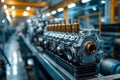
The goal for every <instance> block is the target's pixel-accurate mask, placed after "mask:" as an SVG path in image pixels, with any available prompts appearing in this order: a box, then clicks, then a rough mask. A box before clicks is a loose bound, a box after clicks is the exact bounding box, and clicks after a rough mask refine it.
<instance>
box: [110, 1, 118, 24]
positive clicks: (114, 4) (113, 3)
mask: <svg viewBox="0 0 120 80" xmlns="http://www.w3.org/2000/svg"><path fill="white" fill-rule="evenodd" d="M116 7H118V0H111V6H110V19H111V23H117V22H118V20H117V19H115V8H116Z"/></svg>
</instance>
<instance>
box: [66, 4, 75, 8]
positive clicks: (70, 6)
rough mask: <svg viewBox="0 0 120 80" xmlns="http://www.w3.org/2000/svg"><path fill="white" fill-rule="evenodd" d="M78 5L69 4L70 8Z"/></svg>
mask: <svg viewBox="0 0 120 80" xmlns="http://www.w3.org/2000/svg"><path fill="white" fill-rule="evenodd" d="M75 6H76V4H75V3H72V4H69V5H68V8H73V7H75Z"/></svg>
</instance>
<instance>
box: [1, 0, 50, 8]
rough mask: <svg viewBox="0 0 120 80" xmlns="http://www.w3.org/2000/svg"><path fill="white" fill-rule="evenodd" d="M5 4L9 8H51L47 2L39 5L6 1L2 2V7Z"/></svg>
mask: <svg viewBox="0 0 120 80" xmlns="http://www.w3.org/2000/svg"><path fill="white" fill-rule="evenodd" d="M4 4H6V5H8V6H17V7H28V6H29V7H36V8H43V7H47V6H49V4H48V3H47V2H44V1H41V2H39V3H35V2H18V1H6V2H4V3H2V2H0V5H1V6H3V5H4Z"/></svg>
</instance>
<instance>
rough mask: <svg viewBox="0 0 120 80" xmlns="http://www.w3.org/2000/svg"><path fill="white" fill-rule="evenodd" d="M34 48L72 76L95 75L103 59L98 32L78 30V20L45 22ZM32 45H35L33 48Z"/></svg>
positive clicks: (96, 30) (94, 30)
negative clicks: (98, 64) (41, 50)
mask: <svg viewBox="0 0 120 80" xmlns="http://www.w3.org/2000/svg"><path fill="white" fill-rule="evenodd" d="M37 45H38V46H40V47H41V48H42V49H43V51H44V52H45V53H47V55H49V56H50V57H52V59H54V57H56V58H57V60H56V59H55V61H56V62H57V63H58V64H59V65H60V66H62V67H63V68H64V69H66V70H68V72H69V73H70V74H72V75H73V76H74V77H76V78H79V77H81V78H82V77H86V76H87V77H88V76H92V77H93V76H94V77H95V75H97V63H99V61H100V59H101V58H103V53H104V52H103V51H101V50H100V48H101V47H100V33H99V30H98V29H84V30H80V28H79V23H78V20H75V23H74V25H72V23H71V20H69V23H66V22H65V20H62V21H58V22H55V21H49V22H48V25H47V26H46V29H45V30H44V33H43V36H39V37H38V41H37ZM34 46H35V45H34Z"/></svg>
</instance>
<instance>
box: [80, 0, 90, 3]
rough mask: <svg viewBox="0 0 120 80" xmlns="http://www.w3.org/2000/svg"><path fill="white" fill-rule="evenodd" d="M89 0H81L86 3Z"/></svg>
mask: <svg viewBox="0 0 120 80" xmlns="http://www.w3.org/2000/svg"><path fill="white" fill-rule="evenodd" d="M89 1H91V0H82V3H86V2H89Z"/></svg>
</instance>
